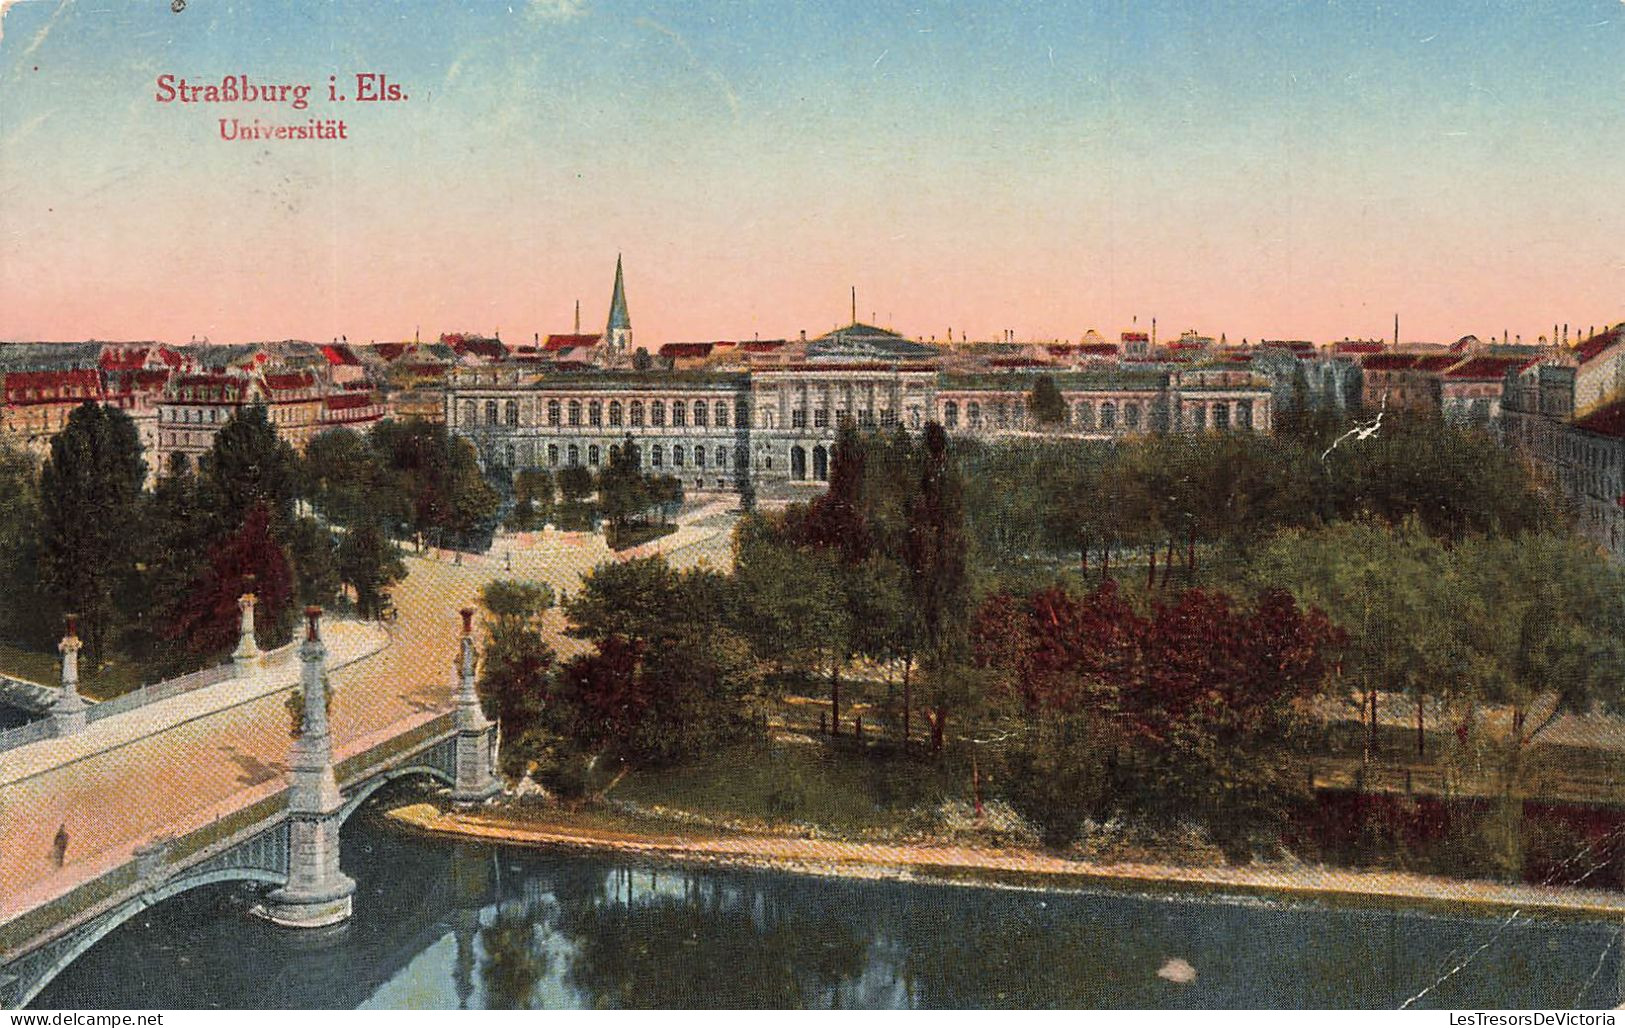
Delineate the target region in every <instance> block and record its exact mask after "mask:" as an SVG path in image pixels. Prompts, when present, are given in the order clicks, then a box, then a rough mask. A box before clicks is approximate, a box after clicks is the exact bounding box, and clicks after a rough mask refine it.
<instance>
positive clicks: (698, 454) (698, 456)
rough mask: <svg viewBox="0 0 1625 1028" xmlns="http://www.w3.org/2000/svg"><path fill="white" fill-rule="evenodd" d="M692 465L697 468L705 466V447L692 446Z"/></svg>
mask: <svg viewBox="0 0 1625 1028" xmlns="http://www.w3.org/2000/svg"><path fill="white" fill-rule="evenodd" d="M694 466H695V467H697V468H703V467H705V447H703V446H696V447H694Z"/></svg>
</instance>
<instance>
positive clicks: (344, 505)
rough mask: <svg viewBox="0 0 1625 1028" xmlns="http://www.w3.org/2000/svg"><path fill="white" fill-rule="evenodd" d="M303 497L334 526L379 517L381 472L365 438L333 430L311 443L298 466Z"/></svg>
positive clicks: (337, 429)
mask: <svg viewBox="0 0 1625 1028" xmlns="http://www.w3.org/2000/svg"><path fill="white" fill-rule="evenodd" d="M301 465H302V468H303V474H302V478H303V480H304V484H305V489H306V495H307V496H308V497H309V499H310V502H311V503H312V504H313V505H314V506H315V507H316V508H317V509H318V510H320V511H321V512H322V513H323V514H324V515H325V516H326V517H327V520H328V521H330V522H332V523H333V524H335V525H344V526H348V525H354V524H358V523H360V522H362V521H365V520H372V519H376V518H377V517H378V515H379V508H378V496H379V486H380V478H381V474H382V471H383V469H382V468H381V467H380V466H379V462H378V455H377V454H376V453H375V452H374V451H373V448H372V447H371V446H369V445H368V443H367V440H366V438H365V437H363V436H361V435H360V434H358V433H356V432H354V431H352V430H350V429H348V428H334V429H329V430H328V431H326V432H323V433H322V434H321V435H319V436H317V437H316V438H314V439H312V440H311V441H310V443H309V445H307V446H306V448H305V455H304V458H303V460H302V462H301Z"/></svg>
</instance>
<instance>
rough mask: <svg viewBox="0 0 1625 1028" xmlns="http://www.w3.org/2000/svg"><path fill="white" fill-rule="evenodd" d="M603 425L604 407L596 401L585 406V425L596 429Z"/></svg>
mask: <svg viewBox="0 0 1625 1028" xmlns="http://www.w3.org/2000/svg"><path fill="white" fill-rule="evenodd" d="M603 423H604V405H603V404H602V403H599V402H598V401H597V400H593V401H592V402H591V403H589V404H587V424H589V425H591V426H593V427H594V428H597V427H598V426H600V425H602V424H603Z"/></svg>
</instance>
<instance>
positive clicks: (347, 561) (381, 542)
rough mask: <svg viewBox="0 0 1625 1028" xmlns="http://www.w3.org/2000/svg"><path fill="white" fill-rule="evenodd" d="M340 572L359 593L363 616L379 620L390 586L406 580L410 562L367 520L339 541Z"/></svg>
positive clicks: (341, 578) (345, 580)
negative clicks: (407, 564)
mask: <svg viewBox="0 0 1625 1028" xmlns="http://www.w3.org/2000/svg"><path fill="white" fill-rule="evenodd" d="M336 570H337V572H338V577H339V580H340V581H341V582H343V583H344V584H345V585H347V586H349V587H350V588H352V589H354V590H355V604H356V610H357V611H359V612H360V614H361V616H362V617H364V618H365V617H377V616H379V615H380V614H381V613H383V611H384V607H385V604H386V603H387V602H388V600H389V590H390V587H391V586H393V585H394V584H395V583H397V582H399V581H400V580H401V579H403V578H405V577H406V562H405V561H403V560H401V555H400V554H399V553H398V552H396V550H395V544H394V543H393V542H391V541H390V540H389V538H388V536H387V535H385V533H384V531H383V529H381V528H380V527H379V525H378V523H377V522H375V521H363V522H362V523H361V524H359V525H357V526H355V527H354V528H352V529H350V531H348V532H346V533H345V535H344V538H343V539H342V540H340V541H339V546H338V554H337V566H336Z"/></svg>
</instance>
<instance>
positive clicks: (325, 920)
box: [263, 607, 355, 928]
mask: <svg viewBox="0 0 1625 1028" xmlns="http://www.w3.org/2000/svg"><path fill="white" fill-rule="evenodd" d="M305 620H306V629H305V641H304V642H303V643H301V644H300V646H299V660H300V661H301V662H302V664H303V667H302V668H301V675H300V680H301V683H302V685H303V688H304V704H305V705H304V723H303V725H302V726H301V729H300V732H299V738H298V740H297V741H296V742H295V743H294V744H293V758H292V760H291V762H290V765H289V769H288V778H289V783H290V788H289V790H288V833H289V835H288V842H289V846H288V884H287V885H285V886H283V887H282V888H280V889H277V890H275V891H274V892H272V893H271V894H270V895H269V896H267V897H266V904H265V907H264V910H263V913H264V915H265V916H266V917H267V918H269V919H270V920H272V921H274V922H276V923H277V924H280V925H287V926H289V927H293V928H321V927H324V926H326V925H332V924H338V923H339V922H341V921H347V920H349V918H350V901H351V896H352V894H353V893H354V892H355V882H354V881H352V880H351V879H350V877H349V876H348V875H346V874H345V873H344V872H343V871H341V870H339V826H340V824H341V821H340V814H339V812H340V810H341V809H342V808H343V806H344V800H343V798H342V797H341V796H340V795H339V787H338V780H337V779H336V778H335V777H334V774H333V737H332V734H331V733H330V732H329V730H328V723H327V672H326V668H325V664H326V660H327V647H326V646H325V645H323V643H322V628H321V623H322V609H321V608H320V607H306V608H305Z"/></svg>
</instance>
